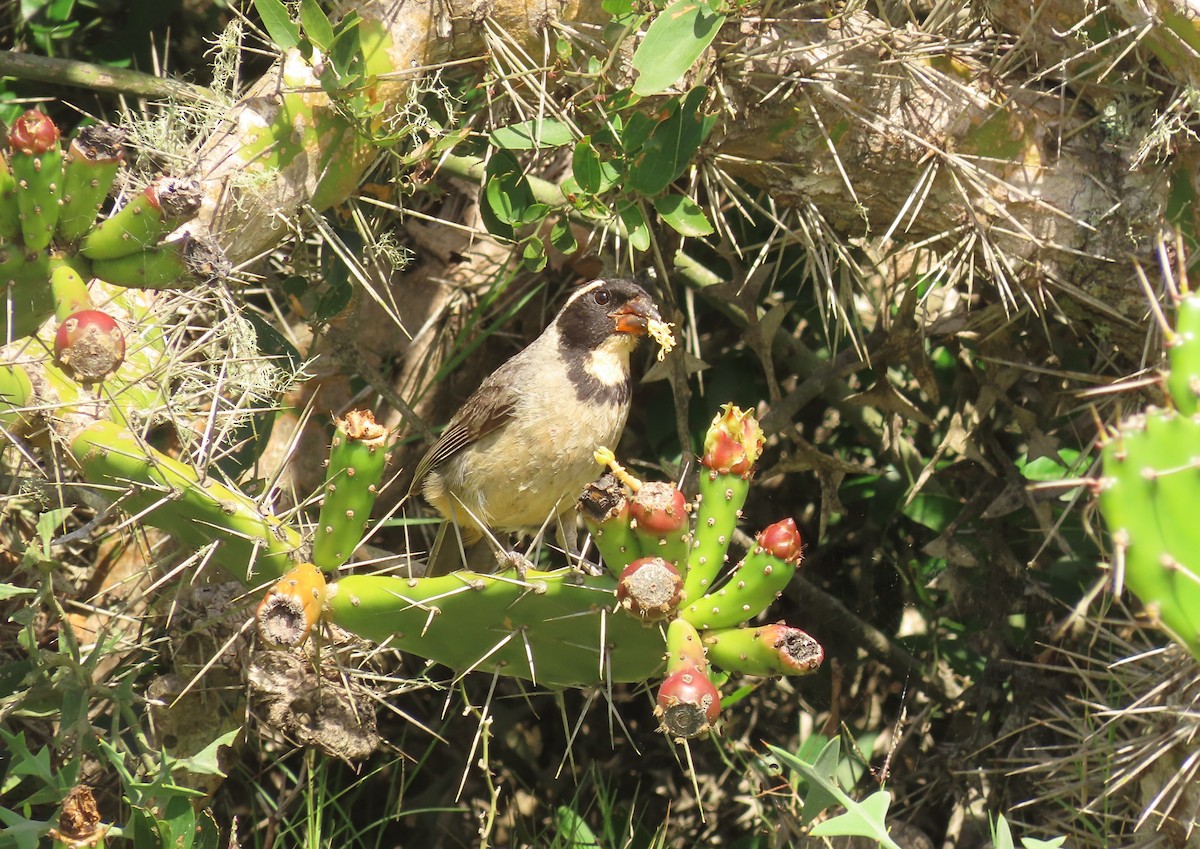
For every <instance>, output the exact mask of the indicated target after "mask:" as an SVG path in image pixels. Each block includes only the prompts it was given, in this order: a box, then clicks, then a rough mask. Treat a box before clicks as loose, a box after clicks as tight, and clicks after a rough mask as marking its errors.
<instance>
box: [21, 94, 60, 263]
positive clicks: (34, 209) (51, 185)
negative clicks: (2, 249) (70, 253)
mask: <svg viewBox="0 0 1200 849" xmlns="http://www.w3.org/2000/svg"><path fill="white" fill-rule="evenodd" d="M8 146H9V155H10V157H11V161H10V165H11V166H12V172H13V176H15V177H16V178H17V208H18V209H19V210H20V213H21V235H22V237H23V239H24V241H25V247H27V248H29V249H30V250H34V251H40V250H43V249H45V248H47V247H49V245H50V241H51V239H53V238H54V231H55V229H56V228H57V227H58V217H59V215H60V213H61V211H62V206H61V204H62V187H63V154H62V146H61V145H60V144H59V141H58V127H56V126H54V122H53V121H51V120H50V118H49V117H47V116H46V115H44V114H42V113H41V112H39V111H37V110H36V109H30V110H29V111H28V112H26V113H25V114H24V115H22V116H21V117H20V118H18V119H17V120H16V122H15V123H14V124H13V125H12V129H10V130H9V131H8Z"/></svg>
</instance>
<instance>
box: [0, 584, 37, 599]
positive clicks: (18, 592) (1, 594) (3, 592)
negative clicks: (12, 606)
mask: <svg viewBox="0 0 1200 849" xmlns="http://www.w3.org/2000/svg"><path fill="white" fill-rule="evenodd" d="M36 594H37V590H35V589H31V588H30V587H18V586H16V585H14V584H0V601H7V600H8V599H10V598H17V597H18V596H23V595H36Z"/></svg>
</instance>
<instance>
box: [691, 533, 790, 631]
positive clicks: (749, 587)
mask: <svg viewBox="0 0 1200 849" xmlns="http://www.w3.org/2000/svg"><path fill="white" fill-rule="evenodd" d="M802 549H803V545H802V542H801V539H800V533H799V531H797V530H796V522H795V520H793V519H784V520H783V521H781V522H776V523H775V524H773V525H771V526H770V527H768V528H767V529H766V530H764V531H762V532H760V533H759V534H758V536H757V537H756V538H755V544H754V545H753V546H752V547H751V549H750V551H749V552H748V553H747V554H746V557H745V559H744V560H742V562H741V563H739V564H738V566H737V568H736V569H734V570H733V574H732V575H730V577H729V580H728V581H727V582H726V583H725V584H724V585H722V586H721V587H720V588H719V589H717V590H715V591H713V592H710V593H709V594H708V595H706V596H704V597H703V598H700V599H698V600H697V601H696V602H695V603H693V604H689V605H688V606H686V607H684V608H682V609H681V610H680V616H682V617H683V618H684V619H686V620H688V621H689V622H691V623H692V624H693V625H695V626H696V627H697V628H702V629H706V630H707V629H711V628H732V627H733V626H735V625H740V624H741V623H743V622H747V621H749V620H750V619H753V618H754V617H755V616H757V615H758V614H760V613H762V612H763V611H764V610H766V609H767V608H768V607H770V605H771V602H773V601H774V600H775V599H776V598H777V597H778V596H779V594H780V593H781V592H783V588H784V587H786V586H787V585H788V582H789V581H791V579H792V576H793V575H795V574H796V568H797V567H798V566H799V564H800V559H801V557H802ZM685 592H686V590H685Z"/></svg>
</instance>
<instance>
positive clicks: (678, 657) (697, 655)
mask: <svg viewBox="0 0 1200 849" xmlns="http://www.w3.org/2000/svg"><path fill="white" fill-rule="evenodd" d="M689 666H698V667H700V668H701V669H705V668H707V667H708V654H707V652H706V651H705V649H704V641H703V640H702V639H701V637H700V633H699V632H698V631H697V630H696V626H695V625H693V624H692V623H691V622H688V621H687V620H686V619H679V618H676V619H672V620H671V621H670V623H668V625H667V674H668V675H670V674H671V673H672V672H678V671H679V670H680V669H686V668H687V667H689Z"/></svg>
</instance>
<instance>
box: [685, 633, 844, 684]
mask: <svg viewBox="0 0 1200 849" xmlns="http://www.w3.org/2000/svg"><path fill="white" fill-rule="evenodd" d="M703 638H704V647H705V648H706V649H707V650H708V659H709V662H711V663H712V665H713V666H716V667H718V668H720V669H724V670H725V671H726V672H741V673H742V674H744V675H758V676H761V677H763V678H770V677H774V676H776V675H807V674H809V673H810V672H813V671H815V670H816V669H817V667H819V666H820V665H821V663H822V662H823V661H824V660H825V651H824V649H822V648H821V644H820V643H818V642H817V641H816V640H814V639H813V638H812V637H810V636H809V635H808V634H806V633H804V632H803V631H801V630H800V629H799V628H793V627H791V626H790V625H784V624H783V623H782V622H780V623H777V624H775V625H761V626H759V627H757V628H721V629H718V630H716V631H705V632H704V635H703Z"/></svg>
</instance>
